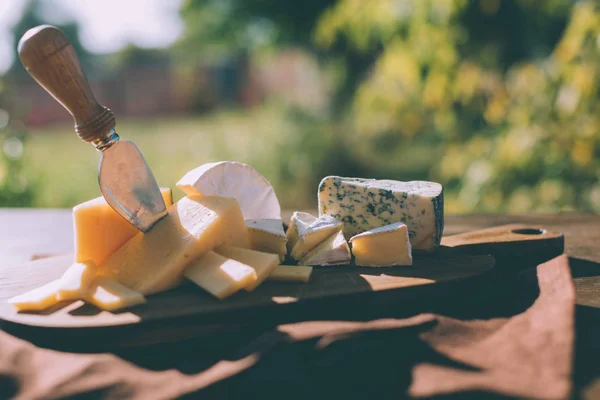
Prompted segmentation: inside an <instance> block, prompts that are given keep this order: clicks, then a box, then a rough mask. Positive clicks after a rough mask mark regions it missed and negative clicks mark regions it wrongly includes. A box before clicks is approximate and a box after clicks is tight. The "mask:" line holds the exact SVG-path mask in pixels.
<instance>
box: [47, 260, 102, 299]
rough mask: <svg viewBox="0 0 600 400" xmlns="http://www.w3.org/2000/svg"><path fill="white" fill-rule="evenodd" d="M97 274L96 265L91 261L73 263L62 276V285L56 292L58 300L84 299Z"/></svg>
mask: <svg viewBox="0 0 600 400" xmlns="http://www.w3.org/2000/svg"><path fill="white" fill-rule="evenodd" d="M95 276H96V265H95V264H94V263H93V262H91V261H88V262H85V263H75V264H73V265H71V266H70V267H69V268H68V269H67V270H66V271H65V273H64V274H63V276H62V277H61V278H60V287H59V289H58V291H57V293H56V296H57V298H58V300H59V301H63V300H82V299H84V298H85V296H86V295H87V294H88V293H89V290H90V285H91V284H92V281H93V280H94V277H95Z"/></svg>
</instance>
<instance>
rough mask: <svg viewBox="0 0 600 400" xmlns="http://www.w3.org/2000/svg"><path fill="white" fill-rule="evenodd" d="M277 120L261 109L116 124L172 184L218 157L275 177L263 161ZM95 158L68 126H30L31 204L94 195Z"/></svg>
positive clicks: (60, 203) (66, 203)
mask: <svg viewBox="0 0 600 400" xmlns="http://www.w3.org/2000/svg"><path fill="white" fill-rule="evenodd" d="M282 124H283V121H282V120H281V119H278V118H277V115H276V114H269V113H265V112H261V113H256V114H253V115H252V118H250V116H249V115H245V114H241V113H235V112H228V113H220V114H216V115H214V116H211V117H204V118H203V117H180V118H160V119H126V120H123V121H119V122H118V125H117V131H118V133H119V134H120V135H121V139H122V140H131V141H133V142H135V143H136V144H137V146H138V147H139V148H140V150H141V151H142V154H143V155H144V157H145V158H146V161H147V162H148V165H149V166H150V168H151V169H152V171H153V172H154V174H155V176H156V179H157V181H158V182H159V184H160V185H162V186H169V187H174V186H175V183H176V182H177V180H179V178H180V177H181V176H183V174H184V173H186V172H187V171H188V170H190V169H192V168H194V167H197V166H198V165H201V164H203V163H206V162H211V161H218V160H237V161H242V162H247V163H249V164H251V165H254V166H255V167H256V168H258V169H259V170H260V171H261V172H262V173H263V174H264V175H265V176H267V178H268V179H275V178H276V176H275V172H276V171H275V170H274V168H272V167H271V168H265V165H267V163H266V158H268V155H269V154H272V153H273V152H274V151H276V147H277V145H278V142H277V133H278V132H279V131H281V129H283V126H282ZM265 155H266V156H267V157H265ZM99 160H100V154H99V153H98V152H97V151H96V150H95V149H94V147H93V146H92V145H90V144H87V143H84V142H82V141H81V140H79V139H78V138H77V136H76V135H75V133H74V132H73V127H72V125H58V126H53V127H50V128H45V129H33V130H31V132H30V135H29V136H28V138H27V142H26V146H25V152H24V160H23V161H24V172H25V175H26V176H27V177H29V179H33V180H35V181H36V182H37V186H38V187H37V193H36V198H35V202H34V206H36V207H72V206H73V205H75V204H78V203H80V202H82V201H85V200H88V199H90V198H93V197H96V196H99V195H100V191H99V189H98V183H97V169H98V164H99ZM261 167H263V168H261ZM175 194H176V196H178V197H181V193H178V191H175Z"/></svg>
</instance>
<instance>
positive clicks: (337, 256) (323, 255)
mask: <svg viewBox="0 0 600 400" xmlns="http://www.w3.org/2000/svg"><path fill="white" fill-rule="evenodd" d="M350 260H351V255H350V247H348V242H346V238H345V237H344V234H343V233H342V231H339V232H338V233H334V234H333V235H331V236H330V237H328V238H327V239H325V241H324V242H323V243H321V244H320V245H318V246H317V247H315V248H314V249H313V250H311V251H310V252H309V253H308V254H307V255H305V256H304V257H302V258H301V259H300V264H302V265H337V264H350Z"/></svg>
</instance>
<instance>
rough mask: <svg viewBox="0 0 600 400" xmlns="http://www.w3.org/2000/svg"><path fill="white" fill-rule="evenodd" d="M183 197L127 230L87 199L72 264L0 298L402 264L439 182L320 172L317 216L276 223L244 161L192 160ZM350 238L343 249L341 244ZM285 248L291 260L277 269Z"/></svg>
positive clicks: (430, 231) (435, 242) (88, 297)
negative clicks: (150, 222)
mask: <svg viewBox="0 0 600 400" xmlns="http://www.w3.org/2000/svg"><path fill="white" fill-rule="evenodd" d="M177 186H178V187H179V188H180V189H182V190H183V191H184V192H185V193H186V194H188V196H187V197H185V198H183V199H181V200H180V201H179V202H178V203H176V204H173V200H172V194H171V190H170V189H168V188H161V193H162V195H163V199H164V200H165V204H166V205H167V206H168V212H167V215H166V216H165V217H164V218H162V219H161V220H160V221H158V222H157V223H156V224H155V225H154V227H153V228H152V229H151V230H150V231H149V232H147V233H142V232H138V231H137V230H136V229H135V228H134V227H133V226H132V225H130V224H129V223H128V222H127V221H126V220H125V219H123V218H122V217H121V216H120V215H119V214H117V213H116V212H115V211H114V210H113V209H112V208H111V207H110V206H109V205H108V204H107V203H106V201H105V200H104V198H103V197H99V198H96V199H93V200H90V201H88V202H85V203H82V204H80V205H78V206H76V207H74V208H73V223H74V228H75V248H76V255H75V259H76V262H75V263H74V264H73V265H72V266H71V267H70V268H68V269H67V270H66V272H65V273H64V274H63V276H62V277H61V278H60V279H57V280H55V281H52V282H50V283H48V284H46V285H43V286H42V287H39V288H37V289H34V290H31V291H29V292H27V293H24V294H22V295H19V296H16V297H14V298H12V299H10V300H9V302H10V303H12V304H13V305H14V306H15V307H16V308H17V309H18V310H20V311H39V310H44V309H46V308H49V307H52V306H53V305H55V304H57V303H59V302H61V301H74V300H85V301H87V302H89V303H92V304H94V305H96V306H97V307H99V308H101V309H103V310H109V311H114V310H119V309H122V308H125V307H130V306H134V305H136V304H141V303H144V302H145V301H146V299H145V297H144V295H146V294H152V293H157V292H161V291H164V290H168V289H171V288H174V287H176V286H177V285H179V284H180V283H181V282H182V281H183V279H184V278H187V279H188V280H190V281H192V282H194V283H195V284H196V285H198V286H199V287H201V288H203V289H204V290H206V291H207V292H209V293H210V294H212V295H213V296H215V297H217V298H219V299H224V298H226V297H228V296H231V295H232V294H234V293H237V292H239V291H240V290H242V289H244V290H246V291H252V290H254V289H256V287H257V286H259V285H260V284H261V283H262V282H263V281H265V280H267V279H268V280H275V281H292V282H308V281H309V279H310V276H311V273H312V270H313V268H312V267H311V266H327V265H341V264H350V262H351V259H352V254H354V259H355V263H356V264H357V265H361V266H391V265H412V249H417V250H428V251H430V250H433V249H435V248H436V247H437V246H439V243H440V239H441V236H442V231H443V223H444V221H443V189H442V186H441V185H440V184H437V183H434V182H424V181H412V182H398V181H389V180H373V179H359V178H343V177H338V176H329V177H326V178H324V179H323V180H322V181H321V183H320V185H319V190H318V202H319V217H318V218H317V217H314V216H312V215H310V214H308V213H305V212H295V213H294V214H293V215H292V218H291V221H290V224H289V228H288V230H287V232H284V230H283V224H282V221H281V207H280V205H279V201H278V199H277V196H276V195H275V191H274V190H273V187H272V186H271V184H270V183H269V181H268V180H267V179H266V178H265V177H264V176H262V175H261V174H260V173H259V172H258V171H256V170H255V169H254V168H252V167H250V166H249V165H246V164H242V163H237V162H231V161H223V162H217V163H210V164H205V165H202V166H200V167H198V168H196V169H194V170H192V171H190V172H189V173H187V174H186V175H185V176H184V177H182V178H181V180H180V181H179V182H178V183H177ZM348 238H350V246H349V245H348V242H347V239H348ZM286 254H289V256H290V257H291V258H293V259H294V260H296V261H298V263H299V264H300V265H298V266H285V265H279V264H280V262H282V261H283V260H284V259H285V257H286Z"/></svg>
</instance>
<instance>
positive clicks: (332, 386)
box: [0, 256, 575, 399]
mask: <svg viewBox="0 0 600 400" xmlns="http://www.w3.org/2000/svg"><path fill="white" fill-rule="evenodd" d="M537 280H538V285H539V291H540V293H539V297H538V298H537V299H536V300H535V302H534V303H533V305H532V306H531V307H529V308H528V309H527V310H526V311H525V312H523V313H521V314H519V315H516V316H514V317H512V318H496V319H491V320H473V321H461V320H457V319H453V318H449V317H444V316H439V315H433V314H422V315H419V316H416V317H413V318H408V319H380V320H375V321H370V322H349V321H314V322H302V323H296V324H290V325H282V326H280V327H279V328H278V329H277V330H275V331H272V332H268V333H265V334H263V335H262V336H260V337H259V338H258V339H257V340H255V341H254V342H252V343H250V344H249V345H248V346H246V348H244V349H243V352H242V353H240V355H239V357H237V358H235V359H233V360H222V361H219V362H217V363H215V364H214V365H212V366H211V367H210V368H208V369H206V370H204V371H203V372H201V373H198V374H192V375H186V374H183V373H181V372H179V371H177V370H167V371H150V370H147V369H143V368H140V367H138V366H135V365H133V364H130V363H128V362H126V361H124V360H122V359H120V358H118V357H116V356H114V355H109V354H70V353H63V352H58V351H53V350H47V349H41V348H37V347H35V346H33V345H32V344H30V343H27V342H24V341H22V340H20V339H17V338H15V337H13V336H10V335H8V334H7V333H4V332H0V398H15V399H38V398H52V399H54V398H86V399H87V398H94V399H95V398H110V399H112V398H132V399H168V398H175V397H189V398H239V397H245V398H249V399H254V398H264V397H267V398H272V397H273V398H275V397H277V398H285V399H289V398H294V399H295V398H298V399H299V398H302V399H307V398H310V397H313V398H330V399H338V398H339V399H343V398H348V397H350V398H371V397H373V398H395V399H397V398H404V397H430V396H438V395H446V396H448V395H460V396H461V397H463V396H467V395H468V396H470V397H472V398H477V399H479V398H482V397H484V396H485V397H499V396H510V397H527V398H541V399H564V398H568V397H569V395H570V393H571V374H572V354H573V337H574V333H573V330H574V302H575V291H574V287H573V284H572V280H571V275H570V270H569V265H568V261H567V258H566V257H565V256H561V257H558V258H556V259H554V260H551V261H549V262H547V263H545V264H542V265H540V266H538V267H537ZM194 356H195V355H194V354H190V355H189V357H192V358H193V357H194Z"/></svg>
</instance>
